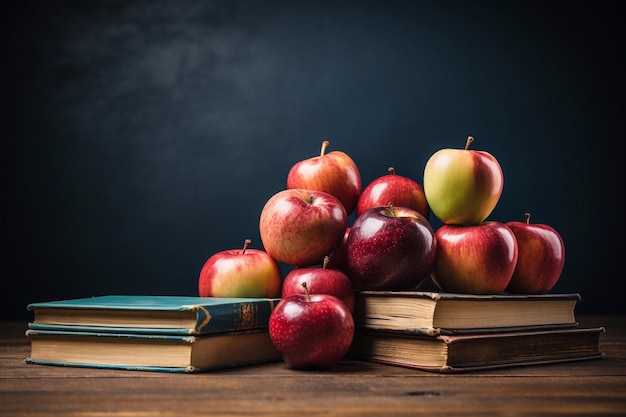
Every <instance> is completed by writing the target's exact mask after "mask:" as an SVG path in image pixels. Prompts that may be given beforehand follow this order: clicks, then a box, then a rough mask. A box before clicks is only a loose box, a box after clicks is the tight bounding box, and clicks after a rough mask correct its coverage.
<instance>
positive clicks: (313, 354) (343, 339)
mask: <svg viewBox="0 0 626 417" xmlns="http://www.w3.org/2000/svg"><path fill="white" fill-rule="evenodd" d="M303 287H304V288H305V291H306V294H304V295H302V294H294V295H290V296H288V297H285V298H283V299H282V300H280V301H279V302H278V304H277V305H276V307H275V308H274V310H273V311H272V314H271V315H270V321H269V333H270V338H271V339H272V343H273V344H274V346H275V347H276V349H277V350H278V351H279V352H280V354H281V355H282V357H283V360H284V361H285V363H286V364H287V366H288V367H290V368H293V369H315V368H317V369H326V368H330V367H332V366H333V365H335V364H336V363H337V362H339V361H340V360H341V359H342V358H343V357H344V356H345V354H346V353H347V352H348V349H349V348H350V345H351V344H352V338H353V337H354V320H353V318H352V314H351V313H350V310H348V307H347V306H346V304H345V303H344V302H343V301H341V300H340V299H339V298H337V297H335V296H334V295H330V294H309V292H308V290H307V288H306V283H303Z"/></svg>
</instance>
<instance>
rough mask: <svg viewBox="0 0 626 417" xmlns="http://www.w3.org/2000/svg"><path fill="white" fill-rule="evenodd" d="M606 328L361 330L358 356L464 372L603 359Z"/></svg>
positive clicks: (356, 339) (354, 348)
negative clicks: (441, 331)
mask: <svg viewBox="0 0 626 417" xmlns="http://www.w3.org/2000/svg"><path fill="white" fill-rule="evenodd" d="M604 331H605V329H604V328H603V327H598V328H570V329H553V330H538V331H522V332H503V333H497V332H494V333H482V334H457V335H439V336H425V335H420V334H416V333H411V332H402V331H375V330H365V329H362V330H359V331H357V332H356V333H355V335H354V340H353V343H352V346H351V348H350V355H352V356H353V357H354V358H356V359H360V360H366V361H371V362H377V363H383V364H387V365H395V366H402V367H407V368H415V369H421V370H425V371H432V372H442V373H460V372H469V371H478V370H488V369H496V368H504V367H514V366H523V365H525V366H527V365H539V364H549V363H558V362H569V361H580V360H588V359H598V358H601V357H602V356H603V354H602V352H601V351H600V346H599V340H600V334H601V333H603V332H604Z"/></svg>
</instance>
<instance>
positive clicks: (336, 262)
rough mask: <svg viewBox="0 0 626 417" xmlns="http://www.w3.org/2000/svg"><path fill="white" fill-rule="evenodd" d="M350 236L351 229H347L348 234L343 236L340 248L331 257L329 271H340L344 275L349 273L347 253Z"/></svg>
mask: <svg viewBox="0 0 626 417" xmlns="http://www.w3.org/2000/svg"><path fill="white" fill-rule="evenodd" d="M349 234H350V227H346V232H345V233H344V235H343V240H342V241H341V243H340V244H339V247H338V248H337V249H335V251H334V252H333V253H332V254H331V255H330V256H329V260H328V265H327V268H328V269H338V270H340V271H343V272H344V273H346V274H347V273H348V253H347V252H346V243H347V242H348V235H349Z"/></svg>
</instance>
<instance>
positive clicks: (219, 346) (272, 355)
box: [25, 329, 281, 373]
mask: <svg viewBox="0 0 626 417" xmlns="http://www.w3.org/2000/svg"><path fill="white" fill-rule="evenodd" d="M26 336H28V337H29V338H30V341H31V353H30V356H29V357H28V358H26V359H25V362H26V363H29V364H41V365H57V366H74V367H93V368H111V369H126V370H142V371H161V372H181V373H194V372H204V371H209V370H215V369H224V368H231V367H235V366H243V365H252V364H259V363H264V362H272V361H276V360H279V359H280V358H281V356H280V353H279V352H278V351H277V350H276V348H275V347H274V345H273V344H272V341H271V339H270V336H269V331H268V330H267V329H255V330H244V331H239V332H229V333H216V334H209V335H200V336H188V335H166V334H160V335H157V334H132V333H121V334H116V333H93V332H79V331H53V330H34V329H28V330H26Z"/></svg>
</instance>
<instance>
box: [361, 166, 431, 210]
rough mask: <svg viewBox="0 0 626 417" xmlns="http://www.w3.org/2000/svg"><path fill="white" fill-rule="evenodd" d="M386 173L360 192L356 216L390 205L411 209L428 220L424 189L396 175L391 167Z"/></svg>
mask: <svg viewBox="0 0 626 417" xmlns="http://www.w3.org/2000/svg"><path fill="white" fill-rule="evenodd" d="M388 172H389V174H387V175H383V176H382V177H378V178H376V179H375V180H374V181H372V182H370V183H369V184H368V185H367V187H365V189H364V190H363V192H361V195H360V196H359V201H358V203H357V206H356V216H357V217H358V216H360V215H361V214H363V213H365V212H366V211H367V210H369V209H371V208H374V207H380V206H386V205H387V204H389V203H392V204H393V205H394V206H396V207H408V208H411V209H413V210H415V211H417V212H418V213H420V214H421V215H422V216H424V217H426V218H427V219H428V218H429V216H430V207H428V202H427V201H426V196H425V195H424V188H423V187H422V186H421V185H420V184H419V183H418V182H416V181H415V180H412V179H411V178H408V177H405V176H402V175H397V174H396V171H395V169H394V168H393V167H389V169H388Z"/></svg>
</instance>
